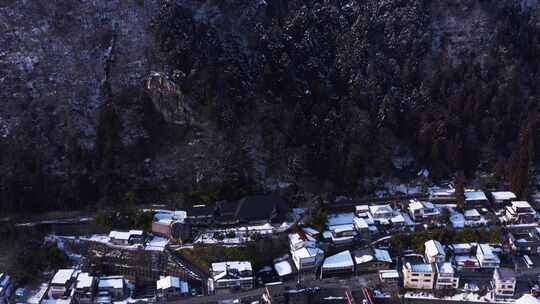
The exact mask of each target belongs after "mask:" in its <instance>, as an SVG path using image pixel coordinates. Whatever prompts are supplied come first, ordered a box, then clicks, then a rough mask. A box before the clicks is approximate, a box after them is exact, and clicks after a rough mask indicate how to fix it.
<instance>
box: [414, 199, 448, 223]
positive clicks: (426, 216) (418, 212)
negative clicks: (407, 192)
mask: <svg viewBox="0 0 540 304" xmlns="http://www.w3.org/2000/svg"><path fill="white" fill-rule="evenodd" d="M408 209H409V214H410V216H411V217H412V219H413V220H415V221H422V220H432V219H436V218H438V217H439V216H440V215H441V212H440V211H439V209H438V208H437V207H435V205H433V204H432V203H430V202H421V201H418V200H411V201H410V202H409V207H408Z"/></svg>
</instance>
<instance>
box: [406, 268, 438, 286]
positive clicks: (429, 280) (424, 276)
mask: <svg viewBox="0 0 540 304" xmlns="http://www.w3.org/2000/svg"><path fill="white" fill-rule="evenodd" d="M434 283H435V271H434V270H433V267H432V266H431V264H411V263H406V264H405V265H403V287H405V288H410V289H433V284H434Z"/></svg>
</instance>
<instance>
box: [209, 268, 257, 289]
mask: <svg viewBox="0 0 540 304" xmlns="http://www.w3.org/2000/svg"><path fill="white" fill-rule="evenodd" d="M211 272H212V279H213V282H214V287H215V288H216V289H220V288H238V289H251V288H253V269H252V268H251V263H250V262H247V261H234V262H220V263H212V269H211Z"/></svg>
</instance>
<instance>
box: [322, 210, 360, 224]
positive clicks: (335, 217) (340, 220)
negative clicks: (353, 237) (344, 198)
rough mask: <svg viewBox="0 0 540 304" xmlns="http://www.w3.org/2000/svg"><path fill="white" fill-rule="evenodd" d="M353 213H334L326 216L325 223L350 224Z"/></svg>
mask: <svg viewBox="0 0 540 304" xmlns="http://www.w3.org/2000/svg"><path fill="white" fill-rule="evenodd" d="M353 219H354V213H352V212H350V213H335V214H331V215H329V216H328V220H327V225H328V226H336V225H344V224H352V222H353Z"/></svg>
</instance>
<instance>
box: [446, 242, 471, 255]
mask: <svg viewBox="0 0 540 304" xmlns="http://www.w3.org/2000/svg"><path fill="white" fill-rule="evenodd" d="M448 248H450V250H451V251H452V253H454V255H469V254H471V252H472V246H471V244H470V243H459V244H452V245H450V246H448Z"/></svg>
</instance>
